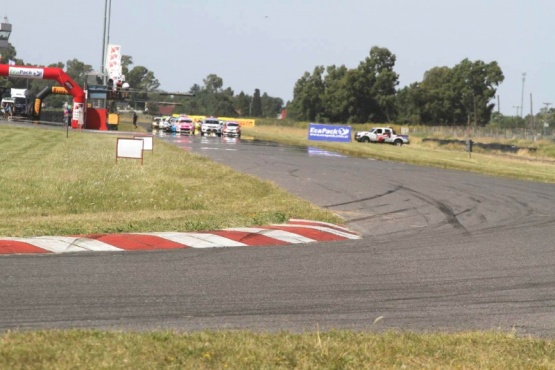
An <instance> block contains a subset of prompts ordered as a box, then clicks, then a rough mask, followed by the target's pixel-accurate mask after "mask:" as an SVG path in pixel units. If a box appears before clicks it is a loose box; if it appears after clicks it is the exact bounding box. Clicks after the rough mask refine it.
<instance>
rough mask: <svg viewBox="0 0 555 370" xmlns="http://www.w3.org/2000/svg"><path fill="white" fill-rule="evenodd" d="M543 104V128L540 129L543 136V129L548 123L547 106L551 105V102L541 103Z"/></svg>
mask: <svg viewBox="0 0 555 370" xmlns="http://www.w3.org/2000/svg"><path fill="white" fill-rule="evenodd" d="M543 105H545V108H544V109H545V110H544V112H543V129H542V135H543V136H545V129H546V128H547V127H548V126H549V123H548V122H547V114H548V112H549V106H550V105H551V103H543Z"/></svg>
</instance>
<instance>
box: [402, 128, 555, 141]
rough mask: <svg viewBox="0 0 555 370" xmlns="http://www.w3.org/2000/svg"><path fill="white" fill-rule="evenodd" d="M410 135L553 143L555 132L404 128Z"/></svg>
mask: <svg viewBox="0 0 555 370" xmlns="http://www.w3.org/2000/svg"><path fill="white" fill-rule="evenodd" d="M407 128H408V132H409V133H410V134H412V135H417V136H436V137H452V138H467V137H469V136H470V137H487V138H492V139H499V140H501V139H504V140H531V141H534V140H551V141H555V130H554V129H553V128H551V127H545V128H540V129H531V128H512V129H503V128H492V127H470V128H469V127H467V126H405V127H403V129H407Z"/></svg>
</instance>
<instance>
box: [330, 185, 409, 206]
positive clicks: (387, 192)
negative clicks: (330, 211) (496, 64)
mask: <svg viewBox="0 0 555 370" xmlns="http://www.w3.org/2000/svg"><path fill="white" fill-rule="evenodd" d="M400 189H403V187H402V186H398V187H396V188H395V189H392V190H388V191H386V192H385V193H382V194H377V195H373V196H371V197H366V198H361V199H355V200H352V201H349V202H343V203H336V204H330V205H327V206H322V208H333V207H339V206H345V205H348V204H355V203H361V202H365V201H367V200H373V199H378V198H381V197H384V196H386V195H389V194H393V193H395V192H397V191H399V190H400Z"/></svg>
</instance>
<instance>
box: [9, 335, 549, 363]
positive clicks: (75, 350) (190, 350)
mask: <svg viewBox="0 0 555 370" xmlns="http://www.w3.org/2000/svg"><path fill="white" fill-rule="evenodd" d="M0 368H3V369H57V370H65V369H120V368H121V369H370V368H372V369H391V368H401V369H423V368H434V369H436V368H437V369H453V368H464V369H540V368H541V369H554V368H555V343H554V342H553V340H545V339H532V338H517V337H515V336H514V335H512V334H511V333H498V332H486V333H459V334H415V333H395V332H387V333H382V334H375V333H362V332H351V331H331V332H326V333H318V332H313V333H304V334H293V333H287V332H279V333H252V332H244V331H221V332H197V333H185V334H183V333H176V332H147V333H130V332H101V331H92V330H89V331H87V330H70V331H36V332H8V333H5V334H3V335H2V336H0Z"/></svg>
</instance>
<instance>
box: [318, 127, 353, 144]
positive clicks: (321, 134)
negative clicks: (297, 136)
mask: <svg viewBox="0 0 555 370" xmlns="http://www.w3.org/2000/svg"><path fill="white" fill-rule="evenodd" d="M352 131H353V129H352V128H351V126H343V125H324V124H321V123H311V124H310V125H309V126H308V140H318V141H338V142H346V143H348V142H350V141H351V137H352Z"/></svg>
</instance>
